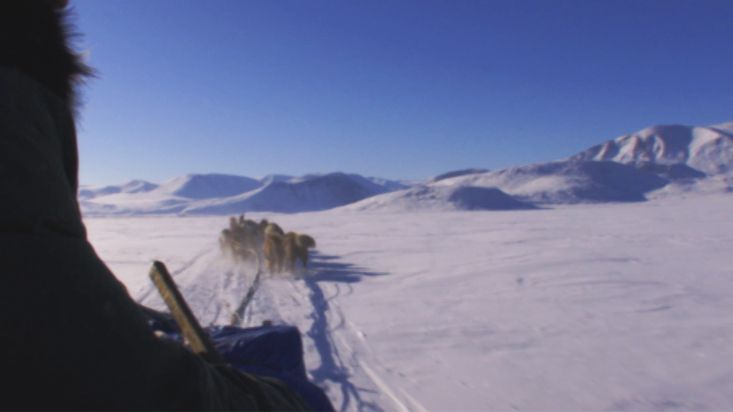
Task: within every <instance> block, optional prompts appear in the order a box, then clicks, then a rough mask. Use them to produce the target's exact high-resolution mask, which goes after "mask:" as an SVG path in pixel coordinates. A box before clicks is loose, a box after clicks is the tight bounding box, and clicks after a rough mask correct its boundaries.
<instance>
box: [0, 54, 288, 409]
mask: <svg viewBox="0 0 733 412" xmlns="http://www.w3.org/2000/svg"><path fill="white" fill-rule="evenodd" d="M0 199H1V200H0V258H1V259H2V263H1V266H0V268H2V269H1V271H0V279H2V280H1V281H0V282H2V283H0V330H1V331H2V338H1V340H0V342H2V343H0V359H2V360H0V368H1V370H2V371H3V373H4V375H5V376H6V379H5V381H6V382H9V383H7V384H4V386H3V391H2V392H3V395H2V400H0V405H2V406H1V407H2V408H3V409H48V410H59V409H96V410H113V409H117V410H119V409H124V410H136V409H145V410H153V409H163V410H235V409H236V410H299V409H303V405H302V403H301V402H300V400H299V399H298V398H297V397H296V396H295V395H292V393H291V392H290V391H289V390H288V389H287V388H286V387H284V386H283V385H282V384H281V383H279V382H277V381H272V380H266V379H260V378H256V377H252V376H247V375H243V374H240V373H239V372H237V371H234V370H232V369H230V368H229V367H227V366H225V365H210V364H208V363H206V362H204V361H203V360H202V359H201V358H200V357H198V356H196V355H193V354H192V353H190V352H189V351H188V350H186V349H185V348H183V347H181V346H180V345H178V344H175V343H173V342H169V341H165V340H160V339H158V338H156V337H155V336H154V335H153V333H152V332H151V330H150V328H149V327H148V325H147V323H146V321H145V319H144V317H143V316H142V313H141V311H140V310H139V309H138V307H137V305H136V304H135V302H134V301H133V300H132V299H131V298H130V296H129V295H128V294H127V291H126V290H125V288H124V286H123V285H122V284H121V283H120V282H118V281H117V279H116V278H115V277H114V276H113V275H112V273H111V272H110V271H109V270H108V269H107V267H106V266H105V265H104V264H103V263H102V262H101V260H100V259H99V258H98V257H97V255H96V253H95V252H94V250H93V248H92V247H91V245H90V244H89V243H88V242H87V240H86V235H85V231H84V226H83V224H82V222H81V217H80V214H79V207H78V204H77V201H76V138H75V135H74V126H73V121H72V118H71V114H70V113H69V111H68V108H66V107H64V106H63V104H62V103H61V101H60V100H57V99H55V98H54V96H52V95H50V94H49V93H47V92H46V91H45V90H44V89H42V88H41V87H40V86H39V85H38V84H37V83H35V82H34V81H33V80H31V79H29V78H27V77H25V76H24V75H22V74H21V73H19V72H17V71H14V70H8V69H4V68H0Z"/></svg>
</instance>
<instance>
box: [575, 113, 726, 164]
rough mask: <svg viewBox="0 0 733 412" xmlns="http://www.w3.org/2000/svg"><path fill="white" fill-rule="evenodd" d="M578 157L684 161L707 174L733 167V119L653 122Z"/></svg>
mask: <svg viewBox="0 0 733 412" xmlns="http://www.w3.org/2000/svg"><path fill="white" fill-rule="evenodd" d="M572 159H575V160H610V161H614V162H619V163H625V164H661V165H674V164H685V165H687V166H690V167H692V168H693V169H696V170H699V171H701V172H703V173H706V174H708V175H716V174H722V173H728V172H731V171H733V123H723V124H719V125H715V126H707V127H692V126H681V125H670V126H653V127H649V128H646V129H644V130H640V131H638V132H636V133H632V134H629V135H625V136H621V137H618V138H616V139H614V140H609V141H607V142H605V143H601V144H599V145H596V146H593V147H591V148H589V149H587V150H585V151H583V152H580V153H578V154H577V155H575V156H573V157H572Z"/></svg>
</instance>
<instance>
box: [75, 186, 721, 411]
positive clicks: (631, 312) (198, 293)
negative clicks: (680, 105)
mask: <svg viewBox="0 0 733 412" xmlns="http://www.w3.org/2000/svg"><path fill="white" fill-rule="evenodd" d="M732 212H733V195H731V194H712V195H707V196H702V195H696V196H691V197H688V198H682V197H680V196H671V197H660V198H658V199H655V200H652V201H649V202H644V203H628V204H594V205H575V206H560V207H555V208H552V209H538V210H523V211H500V212H465V211H443V212H430V211H424V212H410V213H405V212H402V213H386V212H383V213H368V212H354V211H349V210H343V209H342V210H333V211H326V212H316V213H300V214H290V215H276V214H264V213H258V214H254V213H253V214H251V216H249V217H253V218H260V217H267V218H269V219H271V220H274V221H276V222H277V223H279V224H281V225H282V226H283V227H284V228H285V230H294V231H298V232H305V233H308V234H311V235H313V236H314V237H315V239H316V241H317V243H318V247H317V250H316V254H315V257H314V260H313V262H312V267H311V269H310V271H309V273H308V274H306V275H305V276H303V277H302V278H299V279H295V278H292V277H286V276H283V277H280V278H268V279H267V280H266V281H265V282H264V283H263V285H262V287H261V289H260V291H259V292H258V294H257V295H256V299H255V301H254V303H253V306H252V307H251V311H250V313H249V314H248V316H247V317H246V321H247V322H249V323H251V324H258V323H259V322H260V321H261V320H263V319H273V320H275V321H277V322H287V323H292V324H295V325H297V326H298V327H299V328H300V330H301V331H302V333H303V339H304V343H305V348H306V362H307V366H308V369H309V373H310V374H311V376H312V378H313V379H314V381H315V382H316V383H318V384H319V385H321V386H323V387H325V388H326V389H327V391H328V394H329V396H330V397H331V399H332V401H333V402H334V405H335V406H336V408H337V409H338V410H349V411H351V410H386V411H393V410H394V411H405V410H414V411H422V410H436V411H438V410H461V411H463V410H502V411H503V410H543V411H549V410H552V411H560V410H562V411H580V410H733V316H732V315H731V314H733V264H732V262H733V260H732V259H731V250H732V249H731V246H732V245H733V213H732ZM86 224H87V228H88V230H89V236H90V240H91V242H92V243H93V244H94V245H95V247H96V249H97V251H98V253H99V254H100V256H101V257H102V258H103V259H104V260H105V261H106V262H107V263H108V265H109V266H110V267H111V268H112V270H113V271H114V272H115V273H116V274H117V275H118V277H119V278H120V279H121V280H122V281H123V282H124V283H125V284H126V285H127V287H128V290H129V292H130V293H131V295H132V296H133V297H135V298H136V299H138V300H139V301H141V302H143V303H145V304H149V305H152V306H157V307H161V308H162V306H161V305H162V304H161V302H160V300H159V299H158V298H157V296H156V293H155V292H153V291H152V288H151V285H150V284H149V281H148V278H147V271H148V268H149V266H150V263H151V262H152V260H153V259H160V260H163V261H165V262H166V263H167V264H168V266H169V268H170V269H171V271H172V272H173V273H174V276H175V278H176V280H177V282H178V283H179V284H180V285H181V287H182V290H183V293H184V295H185V296H186V297H187V298H188V299H189V301H190V302H191V304H192V306H193V308H194V311H195V312H196V313H197V315H198V316H199V317H200V319H201V320H202V322H203V323H206V324H208V323H212V322H226V320H227V319H228V317H229V315H230V314H231V311H232V310H233V307H232V305H233V304H234V303H235V302H237V301H238V300H239V299H241V297H242V294H243V293H244V291H245V290H246V288H247V287H248V286H249V282H250V281H251V275H252V272H251V271H248V270H244V271H239V270H236V268H233V267H231V265H230V264H228V263H227V262H226V261H225V260H223V259H222V258H221V256H220V254H219V251H218V246H217V236H218V233H219V231H220V230H221V229H222V228H224V227H225V226H226V224H227V219H226V217H222V216H219V217H135V218H87V219H86Z"/></svg>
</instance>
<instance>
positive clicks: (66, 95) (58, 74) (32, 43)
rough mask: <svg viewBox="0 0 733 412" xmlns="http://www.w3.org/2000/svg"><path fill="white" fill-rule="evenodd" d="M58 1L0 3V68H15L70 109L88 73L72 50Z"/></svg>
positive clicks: (65, 16) (5, 0)
mask: <svg viewBox="0 0 733 412" xmlns="http://www.w3.org/2000/svg"><path fill="white" fill-rule="evenodd" d="M57 5H58V1H57V0H2V1H0V65H1V66H6V67H10V68H14V69H18V70H20V71H21V72H23V73H25V74H26V75H27V76H29V77H31V78H33V79H35V80H36V81H37V82H39V83H41V84H42V85H43V86H44V87H46V88H47V89H49V90H50V91H51V92H52V93H54V94H56V95H57V96H59V97H60V98H61V99H62V100H64V101H65V102H66V104H67V105H68V106H69V107H70V108H72V109H73V107H74V106H75V104H76V101H77V99H76V87H77V85H78V84H79V83H80V82H81V81H82V80H83V79H84V78H85V77H86V76H88V75H90V73H91V70H90V69H89V68H88V67H87V66H86V65H85V64H84V63H82V61H81V59H80V58H79V55H78V54H77V53H75V52H74V51H73V49H72V48H71V45H70V40H71V39H72V38H73V37H74V35H73V33H72V30H71V25H70V24H69V23H68V20H69V16H68V14H69V11H68V10H67V9H65V8H58V7H57Z"/></svg>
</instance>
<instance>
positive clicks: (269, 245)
mask: <svg viewBox="0 0 733 412" xmlns="http://www.w3.org/2000/svg"><path fill="white" fill-rule="evenodd" d="M219 246H220V247H221V250H222V252H223V253H224V255H225V256H228V257H230V258H233V259H235V260H238V261H243V262H256V263H260V262H262V261H263V260H264V263H265V269H266V270H267V271H268V272H270V273H282V272H291V273H292V272H294V271H295V266H296V262H297V261H298V260H300V262H301V263H302V264H303V268H305V267H307V265H308V249H309V248H314V247H315V246H316V241H315V240H314V239H313V238H312V237H310V236H308V235H305V234H302V233H295V232H288V233H285V232H284V231H283V230H282V228H281V227H280V226H279V225H278V224H277V223H274V222H268V221H267V219H262V220H260V221H259V223H258V222H255V221H254V220H251V219H245V218H244V215H239V217H235V216H232V217H230V218H229V228H227V229H224V230H222V231H221V236H219Z"/></svg>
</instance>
